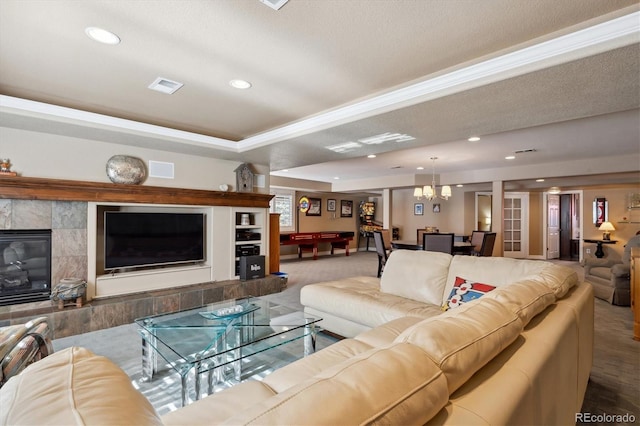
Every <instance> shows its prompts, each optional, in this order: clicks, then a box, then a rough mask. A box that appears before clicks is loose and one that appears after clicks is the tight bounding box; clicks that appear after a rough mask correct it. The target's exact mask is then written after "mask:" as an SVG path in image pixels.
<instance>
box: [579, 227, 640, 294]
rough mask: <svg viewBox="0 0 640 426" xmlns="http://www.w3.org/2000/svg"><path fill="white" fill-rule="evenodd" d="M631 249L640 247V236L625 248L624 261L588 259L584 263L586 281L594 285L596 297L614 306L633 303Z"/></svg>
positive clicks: (634, 238) (632, 239)
mask: <svg viewBox="0 0 640 426" xmlns="http://www.w3.org/2000/svg"><path fill="white" fill-rule="evenodd" d="M631 247H640V235H636V236H635V237H633V238H631V239H630V240H629V241H628V242H627V244H626V245H625V246H624V251H623V253H622V260H618V259H588V260H586V261H585V263H584V280H585V281H587V282H589V283H591V284H592V285H593V292H594V295H595V296H596V297H597V298H599V299H604V300H606V301H608V302H609V303H611V304H613V305H621V306H629V305H630V303H631V284H630V259H631Z"/></svg>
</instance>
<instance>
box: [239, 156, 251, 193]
mask: <svg viewBox="0 0 640 426" xmlns="http://www.w3.org/2000/svg"><path fill="white" fill-rule="evenodd" d="M235 172H236V191H237V192H253V170H251V167H249V164H247V163H242V164H241V165H240V166H239V167H238V168H237V169H235Z"/></svg>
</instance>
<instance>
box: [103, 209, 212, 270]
mask: <svg viewBox="0 0 640 426" xmlns="http://www.w3.org/2000/svg"><path fill="white" fill-rule="evenodd" d="M204 247H205V215H204V214H203V213H146V212H116V211H106V212H105V213H104V269H105V271H111V270H115V269H121V268H141V267H149V266H160V265H171V264H183V263H196V262H202V261H204V260H205V250H204Z"/></svg>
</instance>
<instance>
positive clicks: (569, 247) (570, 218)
mask: <svg viewBox="0 0 640 426" xmlns="http://www.w3.org/2000/svg"><path fill="white" fill-rule="evenodd" d="M580 199H581V194H580V193H578V192H576V193H562V194H558V195H556V194H547V198H546V203H547V208H546V212H547V217H546V222H547V232H546V239H547V256H546V257H547V259H561V260H580V229H581V227H582V223H581V212H580Z"/></svg>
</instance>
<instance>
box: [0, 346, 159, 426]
mask: <svg viewBox="0 0 640 426" xmlns="http://www.w3.org/2000/svg"><path fill="white" fill-rule="evenodd" d="M34 407H35V408H34ZM0 424H21V425H26V424H33V425H36V424H52V425H53V424H55V425H72V424H77V425H85V424H105V425H154V424H156V425H160V424H162V422H161V420H160V417H159V416H158V414H157V413H156V411H155V410H154V409H153V407H152V406H151V404H150V403H149V401H148V400H147V399H146V398H145V397H144V396H143V395H142V394H141V393H140V392H138V391H137V390H136V389H134V387H133V386H132V385H131V379H129V377H128V376H127V375H126V374H125V373H124V371H122V370H121V369H120V368H119V367H118V366H117V365H115V364H114V363H113V362H111V361H110V360H109V359H107V358H105V357H103V356H97V355H94V354H93V353H92V352H91V351H89V350H87V349H84V348H77V347H71V348H67V349H64V350H62V351H60V352H56V353H54V354H51V355H49V356H48V357H46V358H44V359H42V360H41V361H38V362H36V363H34V364H31V365H30V366H29V367H27V368H26V369H25V370H24V371H23V372H22V373H21V374H19V375H18V376H15V377H13V378H11V379H10V380H9V381H8V382H7V383H6V384H5V385H4V386H3V387H2V388H0Z"/></svg>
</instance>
